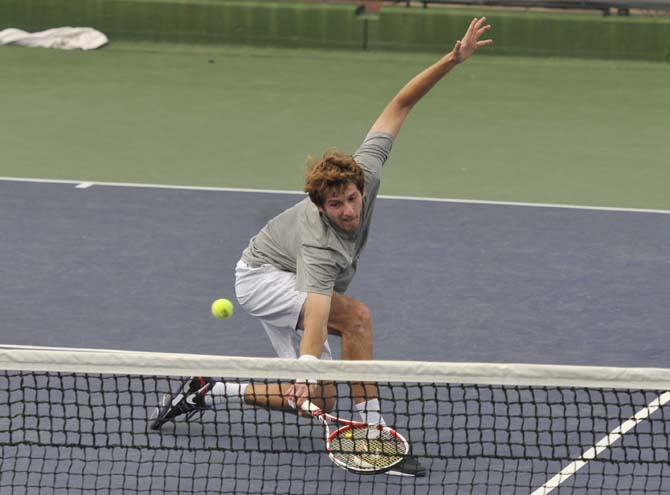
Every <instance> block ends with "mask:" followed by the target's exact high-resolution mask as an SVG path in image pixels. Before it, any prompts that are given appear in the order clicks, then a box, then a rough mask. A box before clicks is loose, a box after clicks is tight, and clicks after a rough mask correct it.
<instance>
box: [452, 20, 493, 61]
mask: <svg viewBox="0 0 670 495" xmlns="http://www.w3.org/2000/svg"><path fill="white" fill-rule="evenodd" d="M485 22H486V17H480V18H479V19H477V18H476V17H475V18H474V19H472V22H471V23H470V27H468V30H467V31H466V32H465V36H463V39H460V40H458V41H457V42H456V45H455V46H454V57H455V59H456V62H458V63H461V62H465V61H466V60H467V59H468V58H470V56H471V55H472V54H473V53H475V52H476V51H477V48H479V47H480V46H486V45H490V44H491V43H493V40H492V39H488V40H480V39H479V38H481V37H482V35H483V34H484V33H485V32H486V31H488V30H489V29H491V25H490V24H487V25H484V23H485Z"/></svg>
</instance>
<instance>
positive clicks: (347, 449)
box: [330, 426, 408, 470]
mask: <svg viewBox="0 0 670 495" xmlns="http://www.w3.org/2000/svg"><path fill="white" fill-rule="evenodd" d="M330 452H331V455H333V456H334V457H336V458H338V459H339V460H340V461H342V462H343V463H345V464H346V465H348V466H351V467H355V468H357V469H371V470H372V469H374V470H379V469H384V468H386V467H390V466H393V465H395V464H397V463H398V462H400V461H401V460H402V458H403V457H404V456H405V455H407V454H408V452H407V445H406V444H405V443H404V442H402V441H400V440H399V439H398V438H396V437H395V436H394V435H392V434H391V433H389V432H387V431H385V430H378V429H377V428H376V427H374V426H370V427H369V428H352V429H343V430H341V431H340V432H339V433H338V434H337V435H336V436H335V437H334V438H333V439H332V440H331V445H330Z"/></svg>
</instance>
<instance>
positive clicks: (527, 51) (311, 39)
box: [0, 0, 670, 61]
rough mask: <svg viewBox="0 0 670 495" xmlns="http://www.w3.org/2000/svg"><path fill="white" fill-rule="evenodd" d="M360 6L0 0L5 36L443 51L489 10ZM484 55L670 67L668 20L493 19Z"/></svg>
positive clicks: (213, 0)
mask: <svg viewBox="0 0 670 495" xmlns="http://www.w3.org/2000/svg"><path fill="white" fill-rule="evenodd" d="M354 12H355V5H342V4H322V3H312V4H305V3H302V4H301V3H284V2H282V3H272V2H267V1H231V0H229V1H217V0H2V1H0V28H4V27H18V28H21V29H26V30H31V31H36V30H42V29H48V28H51V27H58V26H91V27H95V28H97V29H100V30H101V31H103V32H104V33H105V34H107V36H109V38H110V39H111V41H112V42H113V41H115V40H137V41H168V42H196V43H235V44H249V45H271V46H291V47H300V46H305V47H315V48H337V49H362V48H363V47H364V46H367V47H368V48H370V49H378V50H416V51H435V52H443V51H445V50H448V49H450V48H451V46H452V45H453V43H454V41H455V40H456V39H457V38H458V37H459V36H461V35H462V33H463V31H464V29H465V27H466V26H467V24H468V22H469V20H470V19H471V18H472V17H473V16H474V15H481V14H483V12H478V11H477V10H470V11H467V10H454V9H438V8H435V9H416V8H413V9H406V8H398V7H396V8H385V9H383V10H382V11H381V13H380V14H378V15H376V16H374V17H368V18H366V19H365V20H364V19H362V18H360V17H356V16H355V14H354ZM486 15H487V17H488V18H489V21H490V22H491V24H492V25H493V26H494V29H493V30H492V32H491V35H492V36H493V37H494V38H495V44H494V46H492V47H491V48H490V49H487V52H489V53H492V54H512V55H531V56H552V57H580V58H604V59H641V60H660V61H670V19H668V18H640V17H602V16H595V15H576V14H565V13H561V12H556V13H553V12H548V13H545V12H542V13H536V12H501V11H489V12H486Z"/></svg>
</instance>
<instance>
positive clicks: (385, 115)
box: [370, 17, 493, 136]
mask: <svg viewBox="0 0 670 495" xmlns="http://www.w3.org/2000/svg"><path fill="white" fill-rule="evenodd" d="M485 22H486V17H481V18H479V19H477V18H474V19H473V20H472V22H471V23H470V26H469V27H468V30H467V31H466V32H465V35H464V36H463V39H460V40H458V41H457V42H456V44H455V45H454V48H453V50H452V51H450V52H449V53H447V54H446V55H445V56H443V57H442V58H441V59H440V60H438V61H437V62H435V63H434V64H433V65H431V66H430V67H428V68H426V69H424V70H423V71H422V72H420V73H419V74H417V75H416V76H414V78H412V80H410V81H409V82H408V83H407V84H406V85H405V86H404V87H403V88H402V89H401V90H400V91H399V92H398V94H397V95H395V96H394V97H393V99H392V100H391V101H390V102H389V104H388V105H387V106H386V108H385V109H384V111H383V112H382V113H381V115H380V116H379V117H378V118H377V120H376V121H375V123H374V124H373V125H372V127H371V128H370V132H373V131H382V132H388V133H389V134H392V135H393V136H396V135H397V134H398V131H400V127H401V126H402V123H403V122H404V121H405V117H407V114H408V113H409V111H410V110H411V109H412V107H413V106H414V105H415V104H416V103H417V102H418V101H419V100H420V99H421V98H423V96H424V95H425V94H426V93H428V91H430V90H431V88H432V87H433V86H435V84H436V83H437V82H438V81H439V80H440V79H442V78H443V77H444V76H445V75H446V74H447V73H448V72H449V71H450V70H451V69H453V68H454V67H455V66H456V65H457V64H459V63H461V62H464V61H465V60H467V59H468V58H470V56H472V54H473V53H475V51H477V48H479V47H480V46H485V45H490V44H491V43H493V40H491V39H486V40H481V39H480V38H481V37H482V35H483V34H484V33H485V32H486V31H488V30H489V29H491V26H490V25H488V24H485Z"/></svg>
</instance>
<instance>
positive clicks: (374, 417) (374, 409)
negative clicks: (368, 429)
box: [356, 399, 386, 425]
mask: <svg viewBox="0 0 670 495" xmlns="http://www.w3.org/2000/svg"><path fill="white" fill-rule="evenodd" d="M356 409H358V414H360V416H361V419H362V420H363V421H365V422H366V423H370V424H373V425H385V424H386V421H384V418H383V417H382V415H381V412H380V409H381V408H380V406H379V399H370V400H369V401H366V402H359V403H357V404H356Z"/></svg>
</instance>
